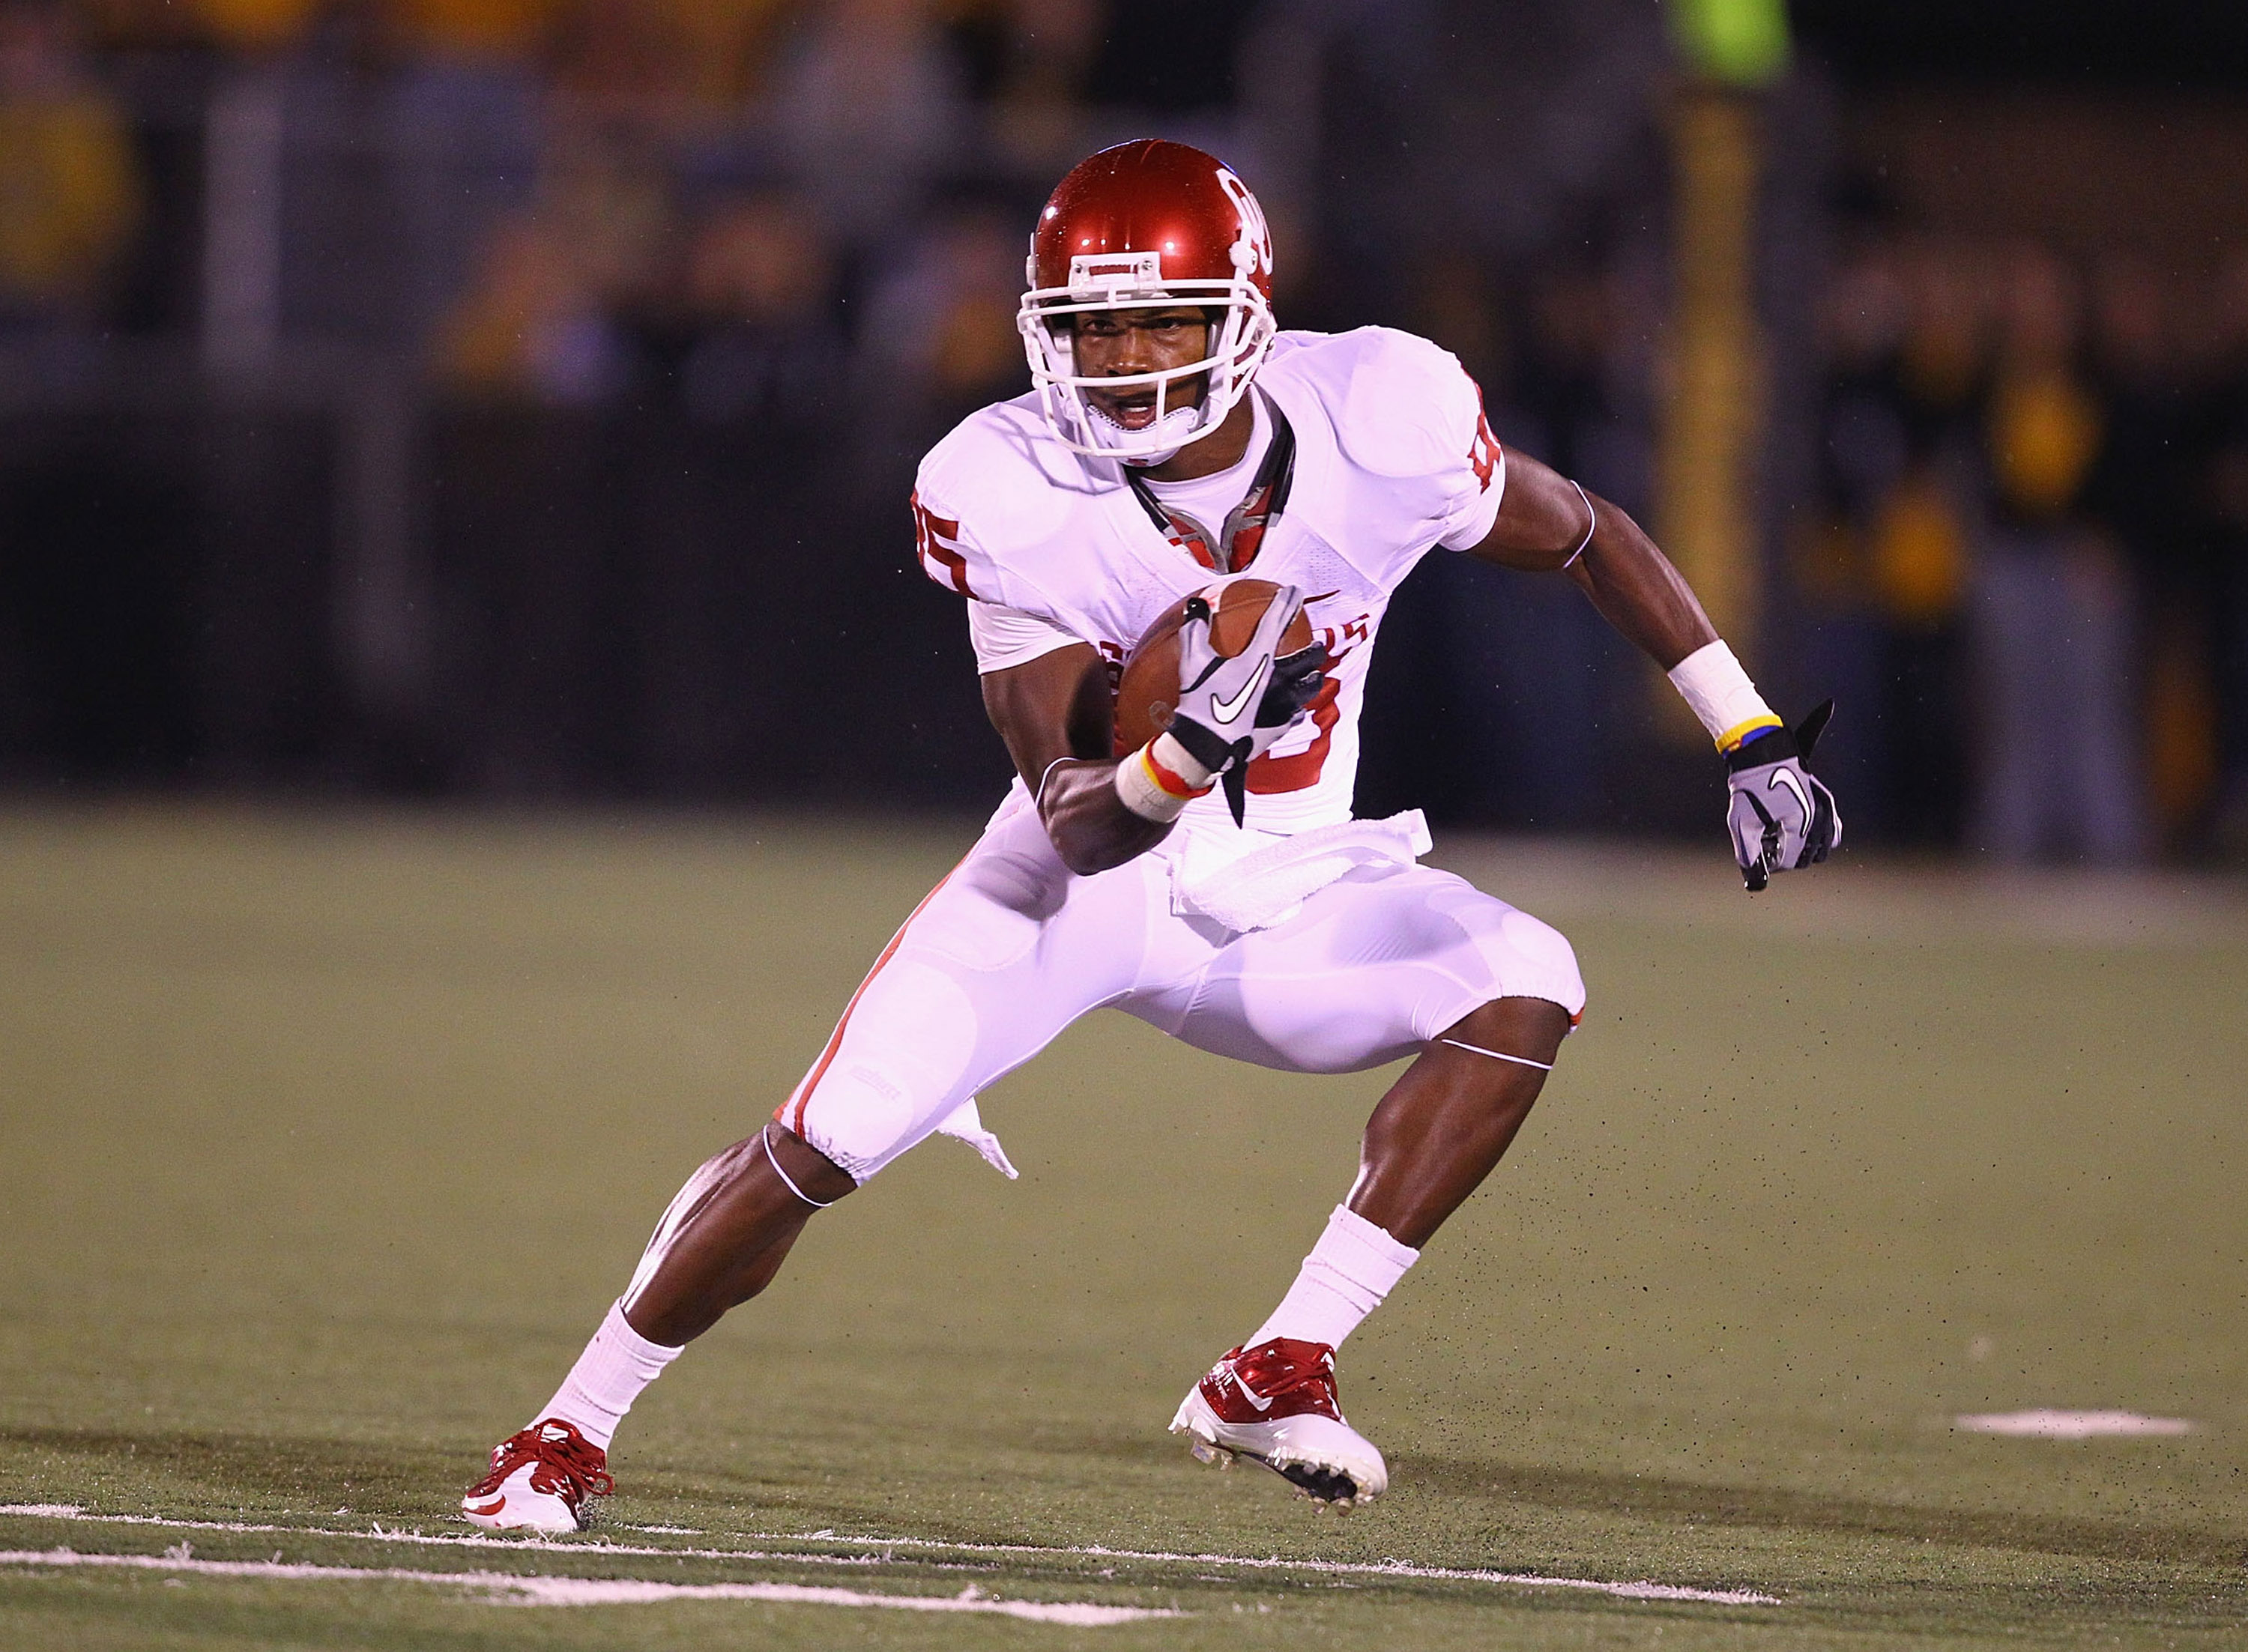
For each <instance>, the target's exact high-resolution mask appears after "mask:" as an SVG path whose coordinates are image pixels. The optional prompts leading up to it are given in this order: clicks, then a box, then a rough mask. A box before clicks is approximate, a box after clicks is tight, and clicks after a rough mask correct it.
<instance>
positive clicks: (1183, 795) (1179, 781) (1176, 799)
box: [1116, 734, 1210, 822]
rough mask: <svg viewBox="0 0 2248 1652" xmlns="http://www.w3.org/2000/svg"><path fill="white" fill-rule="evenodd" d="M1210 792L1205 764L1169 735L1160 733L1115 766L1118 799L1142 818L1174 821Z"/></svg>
mask: <svg viewBox="0 0 2248 1652" xmlns="http://www.w3.org/2000/svg"><path fill="white" fill-rule="evenodd" d="M1166 746H1168V748H1169V749H1168V750H1166V749H1165V748H1166ZM1197 776H1201V777H1203V778H1199V779H1198V778H1196V777H1197ZM1209 791H1210V782H1209V779H1208V778H1207V775H1206V773H1205V771H1203V767H1202V765H1201V764H1198V763H1196V761H1195V760H1194V759H1193V758H1192V757H1189V756H1188V755H1187V751H1186V748H1185V747H1183V746H1182V745H1180V744H1179V743H1178V742H1177V741H1176V740H1174V739H1172V738H1171V737H1170V736H1169V735H1168V734H1159V735H1157V736H1156V737H1155V738H1154V739H1152V740H1150V741H1148V744H1145V745H1143V746H1141V748H1140V749H1139V750H1138V751H1134V752H1133V753H1132V754H1131V755H1130V756H1129V757H1126V758H1124V759H1123V760H1122V761H1121V762H1120V763H1119V764H1117V765H1116V795H1117V798H1118V799H1120V800H1121V802H1122V803H1123V805H1124V806H1125V807H1126V808H1127V809H1129V810H1131V812H1133V813H1134V814H1136V815H1138V816H1139V817H1140V818H1141V819H1143V820H1154V821H1158V822H1169V821H1172V820H1175V819H1178V818H1179V815H1180V813H1181V812H1182V811H1183V810H1184V809H1185V808H1186V806H1187V805H1188V804H1189V803H1191V802H1193V801H1194V800H1195V799H1196V798H1199V797H1202V796H1203V795H1205V794H1206V793H1207V792H1209Z"/></svg>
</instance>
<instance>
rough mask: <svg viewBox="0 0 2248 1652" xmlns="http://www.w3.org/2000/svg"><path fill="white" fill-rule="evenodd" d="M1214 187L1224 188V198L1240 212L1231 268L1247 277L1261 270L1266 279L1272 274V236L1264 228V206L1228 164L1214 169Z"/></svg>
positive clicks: (1253, 277) (1255, 275) (1251, 277)
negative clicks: (1239, 234)
mask: <svg viewBox="0 0 2248 1652" xmlns="http://www.w3.org/2000/svg"><path fill="white" fill-rule="evenodd" d="M1217 187H1218V188H1219V189H1223V190H1224V191H1225V197H1226V199H1227V200H1229V201H1230V202H1233V206H1234V210H1236V211H1237V212H1238V213H1239V214H1240V215H1241V236H1240V238H1239V239H1238V240H1237V241H1236V242H1235V243H1233V267H1234V268H1235V269H1236V270H1237V271H1239V272H1240V273H1241V274H1242V275H1243V276H1244V277H1245V278H1249V279H1251V280H1253V279H1255V278H1256V277H1257V276H1258V274H1259V273H1260V272H1261V273H1262V274H1263V275H1264V277H1265V279H1267V280H1268V281H1269V280H1270V279H1271V276H1272V236H1271V231H1270V230H1267V229H1266V228H1265V209H1264V208H1262V207H1260V206H1258V204H1257V197H1256V196H1255V195H1251V194H1250V193H1249V186H1248V185H1247V184H1245V183H1244V182H1241V180H1240V179H1238V178H1237V177H1235V176H1234V175H1233V171H1232V168H1230V167H1220V168H1218V169H1217Z"/></svg>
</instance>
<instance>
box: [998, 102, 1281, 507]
mask: <svg viewBox="0 0 2248 1652" xmlns="http://www.w3.org/2000/svg"><path fill="white" fill-rule="evenodd" d="M1026 278H1027V281H1028V284H1029V289H1030V290H1029V291H1026V292H1025V293H1024V294H1023V304H1022V308H1021V309H1020V310H1019V311H1018V312H1017V313H1016V317H1015V324H1016V326H1018V328H1019V329H1020V330H1021V332H1022V335H1023V349H1024V353H1025V354H1026V355H1028V356H1029V357H1030V361H1031V384H1032V385H1034V386H1035V387H1037V390H1038V400H1039V405H1040V406H1041V407H1042V408H1044V409H1045V415H1046V420H1047V422H1049V423H1050V424H1052V426H1053V428H1054V432H1055V434H1056V435H1059V437H1060V438H1061V440H1062V441H1063V442H1065V443H1066V444H1067V445H1068V446H1069V447H1070V448H1072V449H1074V450H1075V451H1077V452H1079V453H1092V454H1100V455H1103V456H1107V457H1111V458H1119V459H1136V460H1138V461H1139V462H1140V463H1143V464H1147V463H1161V462H1162V460H1163V459H1165V458H1167V457H1169V456H1170V455H1171V454H1173V453H1175V452H1177V451H1178V450H1179V449H1181V448H1182V447H1184V446H1186V445H1187V443H1189V442H1192V441H1194V440H1195V439H1196V438H1197V437H1199V436H1202V435H1207V434H1208V433H1209V432H1210V431H1211V430H1214V429H1216V428H1217V426H1218V424H1219V422H1221V421H1223V419H1224V417H1225V415H1227V414H1228V413H1230V411H1232V409H1233V406H1234V404H1235V403H1236V402H1237V401H1240V399H1241V396H1242V393H1243V392H1244V391H1245V390H1246V389H1247V388H1248V387H1249V380H1250V378H1251V375H1252V374H1255V373H1256V371H1257V369H1258V367H1260V366H1261V365H1262V364H1263V362H1264V360H1265V353H1266V352H1268V351H1269V350H1271V347H1272V335H1273V332H1275V330H1276V329H1275V326H1274V323H1273V320H1272V237H1271V235H1270V234H1269V233H1268V232H1267V231H1266V230H1265V212H1264V209H1262V208H1261V207H1259V206H1258V204H1257V197H1256V196H1255V195H1251V194H1250V193H1249V187H1248V185H1246V184H1244V183H1243V182H1241V180H1240V179H1238V178H1237V177H1235V176H1234V175H1233V174H1232V173H1231V172H1230V170H1228V169H1227V168H1225V167H1224V166H1223V164H1221V163H1220V162H1219V161H1218V160H1217V157H1216V156H1214V155H1209V154H1203V152H1202V151H1201V150H1199V149H1196V148H1190V147H1188V146H1187V145H1185V144H1183V143H1171V142H1168V141H1165V140H1163V139H1160V138H1141V139H1139V140H1137V141H1134V142H1131V143H1120V144H1118V145H1117V146H1116V147H1114V148H1113V149H1103V150H1102V151H1101V152H1100V154H1096V155H1093V156H1091V157H1090V158H1089V159H1086V160H1084V161H1079V162H1078V164H1077V165H1076V166H1075V167H1073V168H1071V169H1070V173H1069V175H1068V176H1067V177H1066V178H1064V179H1063V180H1062V181H1061V182H1060V183H1059V184H1058V185H1057V186H1056V187H1055V189H1054V192H1053V195H1052V197H1051V198H1050V199H1049V200H1048V201H1047V202H1046V206H1045V211H1044V212H1042V213H1040V214H1039V215H1038V230H1037V231H1036V232H1035V233H1034V234H1033V235H1032V236H1031V257H1030V262H1029V266H1028V269H1027V271H1026ZM1177 304H1192V305H1200V306H1202V307H1203V308H1204V309H1207V310H1212V311H1216V310H1219V309H1223V311H1224V312H1225V313H1224V318H1223V320H1222V321H1218V322H1217V323H1215V324H1214V325H1213V326H1212V327H1211V328H1210V346H1209V353H1208V354H1207V355H1206V356H1204V357H1203V360H1200V361H1196V362H1193V363H1190V364H1189V365H1188V366H1186V367H1172V368H1169V369H1166V370H1165V371H1162V372H1159V373H1146V374H1130V375H1128V376H1125V377H1121V378H1111V379H1092V378H1085V377H1080V376H1079V374H1077V372H1076V366H1077V360H1076V337H1075V333H1074V331H1073V328H1072V327H1071V326H1069V324H1068V319H1069V318H1070V317H1072V316H1073V315H1076V314H1078V313H1079V312H1084V311H1088V310H1153V309H1161V308H1162V307H1164V306H1165V305H1177ZM1204 374H1206V375H1208V380H1209V383H1208V387H1207V388H1206V389H1205V390H1204V391H1203V395H1202V399H1201V401H1200V402H1199V404H1196V403H1194V402H1191V401H1182V402H1180V404H1179V405H1177V406H1173V405H1172V401H1173V398H1174V397H1175V395H1177V394H1179V393H1180V390H1181V387H1182V383H1183V381H1185V380H1191V379H1194V378H1196V376H1198V375H1204ZM1094 384H1097V385H1099V386H1100V387H1102V388H1104V389H1111V390H1114V389H1123V388H1127V387H1134V386H1140V385H1148V386H1152V387H1154V389H1155V422H1154V423H1153V424H1151V425H1149V426H1148V428H1146V429H1144V430H1127V429H1125V428H1123V427H1122V426H1121V425H1119V424H1117V423H1116V422H1114V421H1113V420H1111V419H1109V418H1107V417H1106V416H1105V415H1103V414H1102V413H1101V412H1100V410H1099V409H1098V408H1093V407H1092V406H1090V405H1088V403H1087V402H1086V399H1085V394H1084V391H1085V388H1086V386H1088V385H1094Z"/></svg>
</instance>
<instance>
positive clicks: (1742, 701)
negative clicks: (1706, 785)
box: [1670, 641, 1781, 751]
mask: <svg viewBox="0 0 2248 1652" xmlns="http://www.w3.org/2000/svg"><path fill="white" fill-rule="evenodd" d="M1670 682H1671V686H1672V687H1674V688H1675V689H1677V690H1678V692H1679V693H1680V694H1681V695H1683V696H1685V700H1686V703H1687V704H1688V705H1689V707H1691V708H1692V709H1693V712H1694V715H1695V716H1696V717H1698V718H1700V719H1701V723H1702V726H1703V728H1705V729H1707V730H1709V731H1710V738H1711V739H1712V740H1715V741H1716V742H1717V749H1718V750H1719V751H1731V750H1732V749H1733V748H1734V747H1735V746H1737V745H1738V744H1740V743H1741V742H1742V741H1743V740H1744V739H1745V738H1747V737H1749V736H1750V735H1751V734H1752V733H1754V732H1755V731H1756V730H1758V729H1777V728H1779V727H1780V726H1781V724H1780V721H1779V718H1778V717H1777V716H1774V715H1773V714H1772V708H1771V707H1770V706H1768V705H1766V704H1765V703H1764V696H1762V695H1760V694H1758V692H1757V690H1756V684H1755V683H1753V682H1750V681H1749V674H1748V673H1747V672H1745V671H1744V670H1742V669H1741V662H1740V661H1738V660H1736V659H1735V658H1734V657H1733V651H1732V650H1731V648H1727V647H1726V646H1725V645H1724V643H1723V642H1722V641H1719V642H1709V643H1704V644H1703V646H1702V647H1700V648H1696V649H1695V650H1694V652H1693V653H1691V654H1689V655H1687V656H1686V657H1685V658H1684V659H1683V660H1681V661H1679V662H1678V663H1677V664H1676V665H1675V666H1673V667H1671V668H1670Z"/></svg>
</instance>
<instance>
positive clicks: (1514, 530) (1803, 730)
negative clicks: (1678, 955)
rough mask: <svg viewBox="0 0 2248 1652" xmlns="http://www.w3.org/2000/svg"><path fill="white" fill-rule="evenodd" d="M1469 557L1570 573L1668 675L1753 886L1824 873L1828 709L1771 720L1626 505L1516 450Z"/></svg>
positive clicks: (1831, 809)
mask: <svg viewBox="0 0 2248 1652" xmlns="http://www.w3.org/2000/svg"><path fill="white" fill-rule="evenodd" d="M1470 554H1472V555H1474V556H1476V557H1478V558H1480V559H1483V560H1484V561H1485V562H1492V563H1496V564H1498V566H1500V567H1503V568H1514V569H1518V570H1521V571H1523V572H1554V571H1562V572H1566V573H1567V574H1568V576H1569V577H1570V578H1571V579H1574V580H1575V581H1576V582H1577V584H1578V586H1580V588H1581V589H1582V590H1583V591H1584V593H1585V594H1586V595H1587V597H1589V598H1590V599H1591V600H1592V603H1593V607H1595V608H1597V609H1598V610H1599V611H1600V617H1601V618H1602V619H1604V620H1607V622H1608V623H1609V624H1610V625H1612V626H1614V627H1615V628H1616V630H1617V631H1618V632H1619V633H1621V634H1622V635H1623V636H1625V637H1627V638H1628V639H1629V640H1630V641H1632V642H1634V643H1635V644H1636V645H1637V646H1638V647H1639V648H1641V650H1642V651H1644V652H1645V653H1646V654H1647V655H1648V657H1650V658H1651V659H1653V660H1654V661H1655V663H1656V664H1657V665H1659V666H1661V667H1662V668H1663V670H1664V671H1665V672H1666V673H1668V674H1669V677H1670V680H1671V682H1673V683H1674V684H1675V685H1676V687H1677V689H1678V691H1679V692H1680V693H1681V694H1682V695H1683V696H1685V698H1686V702H1687V703H1688V704H1689V706H1691V707H1692V708H1693V709H1694V712H1695V715H1696V716H1698V717H1699V718H1700V719H1701V720H1702V723H1703V726H1704V727H1705V728H1707V729H1708V730H1710V737H1711V739H1712V740H1714V741H1715V742H1716V743H1717V750H1718V751H1719V752H1720V754H1722V755H1723V756H1724V759H1725V767H1726V771H1727V776H1728V785H1729V786H1730V789H1731V801H1730V804H1729V806H1728V808H1727V812H1726V827H1727V830H1728V831H1729V832H1730V833H1731V835H1732V839H1733V851H1734V860H1736V861H1737V863H1738V864H1739V866H1740V868H1741V875H1742V878H1743V880H1744V881H1745V883H1746V884H1747V886H1748V888H1750V889H1751V890H1752V891H1753V890H1757V889H1761V888H1764V887H1765V885H1766V884H1767V883H1768V882H1769V881H1771V878H1772V874H1773V873H1775V872H1785V871H1792V870H1795V869H1797V868H1799V867H1806V866H1815V865H1817V864H1818V863H1819V862H1820V861H1822V860H1825V859H1826V858H1827V852H1828V851H1829V850H1830V849H1832V848H1833V847H1834V846H1835V845H1837V844H1839V843H1840V841H1841V840H1842V819H1841V814H1840V811H1839V810H1837V808H1836V807H1835V805H1834V794H1833V792H1830V791H1829V790H1827V786H1826V784H1825V783H1824V782H1823V781H1820V779H1818V778H1816V777H1815V776H1813V775H1812V774H1811V773H1810V772H1809V771H1807V770H1806V769H1805V768H1804V766H1803V763H1804V760H1805V759H1806V758H1807V757H1810V755H1811V751H1812V747H1813V745H1814V744H1816V742H1817V740H1818V738H1819V732H1820V730H1821V729H1823V728H1824V727H1825V726H1826V722H1827V715H1828V713H1829V712H1830V711H1831V710H1832V709H1833V703H1832V702H1829V703H1827V704H1826V705H1823V706H1821V707H1820V708H1819V709H1817V710H1816V711H1813V713H1812V714H1811V715H1810V716H1808V717H1806V718H1805V719H1804V721H1803V722H1802V723H1800V724H1799V725H1798V726H1797V727H1796V728H1794V729H1792V730H1791V729H1789V728H1788V727H1787V726H1786V724H1785V723H1782V722H1781V721H1780V719H1779V717H1778V716H1775V715H1773V713H1772V708H1771V707H1769V706H1767V705H1766V704H1765V703H1764V701H1763V699H1762V698H1761V697H1760V696H1758V694H1757V692H1756V686H1755V684H1753V683H1752V682H1750V681H1749V678H1748V674H1747V673H1746V672H1745V671H1744V670H1743V669H1742V668H1741V666H1740V662H1739V661H1737V660H1736V659H1734V657H1733V654H1732V650H1731V649H1730V648H1727V647H1726V646H1725V645H1724V642H1723V641H1721V640H1720V639H1719V638H1718V636H1717V628H1716V627H1714V626H1712V625H1711V624H1710V616H1709V615H1708V614H1706V613H1704V612H1703V608H1702V604H1701V600H1700V599H1698V598H1697V597H1696V596H1695V594H1694V592H1693V589H1692V587H1690V586H1688V585H1687V583H1686V580H1685V578H1684V576H1683V575H1682V574H1680V572H1678V570H1677V569H1676V567H1674V566H1672V565H1671V561H1670V559H1669V558H1668V557H1666V556H1664V555H1663V554H1662V550H1661V548H1660V547H1659V546H1657V545H1655V541H1654V540H1653V539H1651V538H1648V536H1647V533H1646V531H1644V530H1642V529H1641V527H1640V525H1639V524H1637V523H1636V522H1634V521H1633V520H1632V519H1631V518H1630V516H1629V515H1628V514H1627V513H1626V512H1625V511H1623V510H1622V509H1621V507H1619V506H1617V505H1615V504H1612V503H1610V502H1609V501H1607V500H1606V499H1603V498H1601V497H1600V496H1599V495H1598V494H1596V493H1593V492H1591V491H1590V490H1587V489H1586V488H1585V487H1583V486H1581V485H1580V484H1579V483H1574V482H1572V481H1570V480H1568V479H1567V478H1566V477H1565V476H1561V475H1559V473H1557V472H1556V471H1554V470H1552V468H1551V467H1550V466H1547V465H1544V464H1540V463H1539V462H1538V461H1537V460H1535V459H1532V458H1531V457H1529V456H1527V455H1525V454H1520V453H1511V452H1510V453H1509V454H1508V455H1507V456H1506V491H1505V493H1504V496H1503V497H1501V498H1500V501H1499V508H1498V519H1497V520H1496V521H1495V522H1493V524H1491V532H1490V533H1489V534H1488V535H1486V536H1485V537H1484V540H1483V542H1482V543H1481V544H1480V545H1477V546H1475V547H1474V549H1473V551H1472V552H1470Z"/></svg>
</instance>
